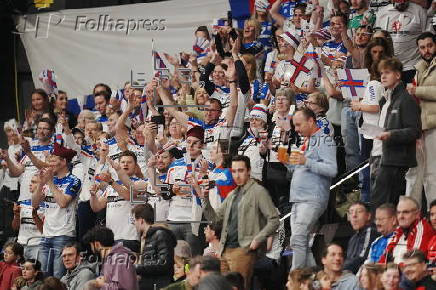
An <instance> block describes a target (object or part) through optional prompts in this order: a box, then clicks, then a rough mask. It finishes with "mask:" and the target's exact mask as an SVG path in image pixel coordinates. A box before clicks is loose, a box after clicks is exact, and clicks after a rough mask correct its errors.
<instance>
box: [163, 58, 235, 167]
mask: <svg viewBox="0 0 436 290" xmlns="http://www.w3.org/2000/svg"><path fill="white" fill-rule="evenodd" d="M229 61H230V60H229ZM230 62H231V61H230ZM225 75H226V78H227V79H228V80H229V86H230V95H231V100H230V106H229V108H228V110H227V115H226V118H225V119H220V116H221V113H222V109H223V107H222V103H221V101H220V100H218V99H214V98H211V99H209V100H207V101H206V103H205V105H206V106H208V107H207V108H205V110H204V121H203V120H199V119H197V118H195V117H189V116H188V115H187V114H186V113H184V112H181V111H178V110H177V108H175V107H166V108H165V109H166V110H167V111H168V112H169V113H170V114H171V115H172V116H173V117H174V118H176V120H177V121H178V122H179V123H180V124H181V125H182V126H183V127H185V128H187V129H188V130H189V129H190V128H192V127H195V126H199V127H201V128H203V129H204V145H205V148H204V149H205V150H203V156H204V157H205V158H206V159H207V160H210V156H209V153H208V149H210V148H208V146H209V145H212V144H213V143H214V142H215V141H216V140H218V139H227V138H228V133H229V131H230V130H225V129H224V128H226V127H227V126H232V125H233V121H234V119H235V115H236V110H237V109H238V90H237V85H236V70H235V66H234V63H229V65H228V67H227V71H226V73H225ZM168 86H169V83H168V82H162V86H160V87H159V88H158V93H159V96H160V97H161V99H162V102H163V104H164V105H173V104H174V101H173V100H172V99H171V96H170V92H169V91H168ZM221 128H222V129H224V130H221ZM220 135H221V136H220Z"/></svg>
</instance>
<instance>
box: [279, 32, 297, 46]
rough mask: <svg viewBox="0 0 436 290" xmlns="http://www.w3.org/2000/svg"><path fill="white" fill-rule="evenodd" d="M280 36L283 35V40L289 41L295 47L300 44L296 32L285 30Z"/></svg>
mask: <svg viewBox="0 0 436 290" xmlns="http://www.w3.org/2000/svg"><path fill="white" fill-rule="evenodd" d="M280 36H281V37H283V40H284V41H286V42H287V43H289V44H290V45H291V46H292V47H293V48H295V49H296V48H297V47H298V46H299V45H300V37H299V36H298V35H296V34H295V35H294V34H292V33H290V32H289V31H286V32H285V33H283V34H282V35H280Z"/></svg>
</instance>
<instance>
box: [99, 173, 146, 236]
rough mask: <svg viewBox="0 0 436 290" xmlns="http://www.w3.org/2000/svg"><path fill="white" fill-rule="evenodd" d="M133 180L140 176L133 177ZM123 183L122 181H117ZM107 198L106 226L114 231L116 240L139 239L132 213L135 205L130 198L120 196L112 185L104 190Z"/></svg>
mask: <svg viewBox="0 0 436 290" xmlns="http://www.w3.org/2000/svg"><path fill="white" fill-rule="evenodd" d="M130 179H131V180H133V181H137V180H139V179H138V178H135V177H131V178H130ZM117 183H118V184H121V182H120V181H117ZM103 196H104V197H105V198H106V200H107V204H106V226H107V227H108V228H110V229H111V230H112V231H113V232H114V238H115V240H139V237H138V232H137V231H136V228H135V225H134V222H135V219H134V217H133V215H132V208H133V205H132V204H131V203H130V201H129V200H125V199H124V198H122V197H121V196H119V194H118V192H117V191H116V190H114V189H113V188H112V187H107V188H106V190H105V191H104V192H103Z"/></svg>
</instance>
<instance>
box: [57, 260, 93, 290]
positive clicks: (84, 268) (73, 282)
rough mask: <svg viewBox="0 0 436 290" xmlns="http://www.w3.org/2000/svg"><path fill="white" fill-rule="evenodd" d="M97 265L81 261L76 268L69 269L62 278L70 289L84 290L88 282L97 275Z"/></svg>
mask: <svg viewBox="0 0 436 290" xmlns="http://www.w3.org/2000/svg"><path fill="white" fill-rule="evenodd" d="M95 266H96V265H94V264H89V263H81V264H79V265H77V267H76V268H74V269H73V270H71V271H69V270H67V273H66V274H65V275H64V276H63V277H62V278H61V282H62V283H64V284H65V285H66V286H67V288H68V290H82V289H84V286H85V284H86V282H88V281H89V280H92V279H94V278H95V277H96V269H95V268H96V267H95Z"/></svg>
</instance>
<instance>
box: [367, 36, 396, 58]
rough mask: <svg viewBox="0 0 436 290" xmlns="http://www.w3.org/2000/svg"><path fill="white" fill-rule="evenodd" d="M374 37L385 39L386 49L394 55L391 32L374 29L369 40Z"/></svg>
mask: <svg viewBox="0 0 436 290" xmlns="http://www.w3.org/2000/svg"><path fill="white" fill-rule="evenodd" d="M376 38H383V39H384V40H386V41H387V44H388V46H387V49H388V50H389V51H390V52H391V55H394V43H393V41H392V36H391V34H390V33H389V32H388V31H387V30H376V31H375V32H374V33H373V35H372V39H371V40H373V39H376Z"/></svg>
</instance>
